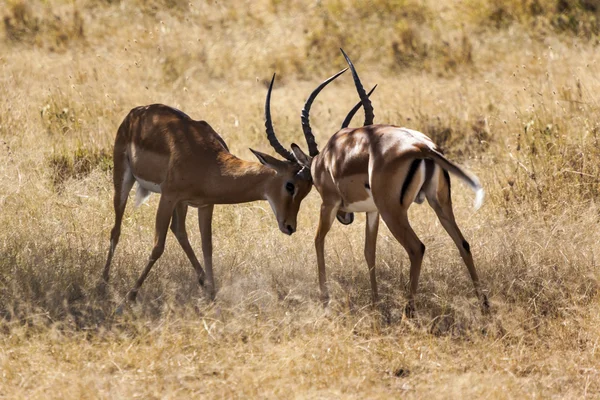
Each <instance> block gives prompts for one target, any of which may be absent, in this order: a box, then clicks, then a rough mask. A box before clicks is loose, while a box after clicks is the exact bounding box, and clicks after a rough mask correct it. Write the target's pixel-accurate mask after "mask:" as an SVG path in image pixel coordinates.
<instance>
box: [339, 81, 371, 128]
mask: <svg viewBox="0 0 600 400" xmlns="http://www.w3.org/2000/svg"><path fill="white" fill-rule="evenodd" d="M376 87H377V85H375V86H373V89H371V90H370V91H369V93H367V97H371V93H373V91H374V90H375V88H376ZM361 107H362V101H359V102H358V103H356V105H355V106H354V107H353V108H352V110H350V112H349V113H348V115H346V119H344V122H342V127H341V128H340V129H344V128H347V127H348V125H350V122H352V118H354V114H356V112H357V111H358V109H359V108H361Z"/></svg>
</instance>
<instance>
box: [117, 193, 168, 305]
mask: <svg viewBox="0 0 600 400" xmlns="http://www.w3.org/2000/svg"><path fill="white" fill-rule="evenodd" d="M174 209H175V202H174V201H173V200H171V199H169V198H168V197H167V196H165V195H164V194H163V195H162V196H161V197H160V202H159V203H158V211H157V212H156V227H155V231H154V248H153V249H152V253H151V254H150V259H149V260H148V263H147V264H146V267H145V268H144V270H143V271H142V274H141V275H140V277H139V278H138V280H137V282H136V283H135V286H134V287H133V289H131V290H130V291H129V293H128V294H127V300H129V301H131V302H134V301H135V299H136V297H137V293H138V290H140V287H141V286H142V284H143V283H144V281H145V280H146V277H147V276H148V273H150V270H151V269H152V266H153V265H154V263H155V262H156V261H157V260H158V259H159V258H160V256H161V255H162V253H163V252H164V250H165V240H166V238H167V232H168V230H169V223H170V222H171V215H172V214H173V210H174Z"/></svg>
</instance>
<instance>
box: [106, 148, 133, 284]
mask: <svg viewBox="0 0 600 400" xmlns="http://www.w3.org/2000/svg"><path fill="white" fill-rule="evenodd" d="M124 162H125V161H124V160H120V159H119V157H115V169H114V189H115V195H114V198H113V203H114V208H115V224H114V226H113V228H112V230H111V231H110V248H109V250H108V256H107V258H106V264H105V265H104V273H103V274H102V279H103V280H104V282H105V283H108V279H109V277H110V264H111V262H112V259H113V256H114V254H115V249H116V248H117V244H118V243H119V237H120V236H121V223H122V222H123V214H124V213H125V206H126V205H127V196H128V195H129V192H130V191H131V188H132V187H133V184H134V183H135V179H134V178H133V175H132V174H131V171H130V170H129V168H127V167H125V166H124V165H123V163H124Z"/></svg>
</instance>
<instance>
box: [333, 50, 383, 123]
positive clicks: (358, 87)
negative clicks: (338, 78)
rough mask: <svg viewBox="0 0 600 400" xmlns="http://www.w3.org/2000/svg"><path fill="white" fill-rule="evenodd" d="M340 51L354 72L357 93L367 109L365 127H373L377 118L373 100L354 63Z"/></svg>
mask: <svg viewBox="0 0 600 400" xmlns="http://www.w3.org/2000/svg"><path fill="white" fill-rule="evenodd" d="M340 50H341V51H342V54H343V55H344V58H345V59H346V62H347V63H348V66H349V67H350V70H351V71H352V77H353V78H354V85H355V86H356V91H357V92H358V96H359V97H360V101H361V102H362V105H363V107H364V109H365V123H364V125H365V126H366V125H373V118H374V117H375V115H374V114H373V105H371V100H369V96H368V95H367V93H366V92H365V88H364V87H363V85H362V83H360V78H359V77H358V74H357V73H356V69H355V68H354V64H352V61H350V58H348V56H347V55H346V53H345V52H344V50H343V49H340Z"/></svg>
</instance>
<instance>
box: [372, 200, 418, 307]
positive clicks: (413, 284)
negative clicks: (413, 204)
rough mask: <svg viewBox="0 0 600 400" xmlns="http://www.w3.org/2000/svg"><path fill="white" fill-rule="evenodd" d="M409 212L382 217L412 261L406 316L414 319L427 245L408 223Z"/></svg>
mask: <svg viewBox="0 0 600 400" xmlns="http://www.w3.org/2000/svg"><path fill="white" fill-rule="evenodd" d="M406 211H407V210H405V209H400V210H398V212H393V213H392V212H383V211H382V212H381V217H382V218H383V220H384V221H385V223H386V225H387V226H388V228H389V229H390V231H391V232H392V234H393V235H394V237H395V238H396V240H398V242H400V244H401V245H402V247H404V249H405V250H406V252H407V253H408V257H409V259H410V291H409V294H408V304H407V306H406V316H407V317H409V318H412V316H413V313H414V310H415V295H416V294H417V288H418V286H419V276H420V274H421V264H422V263H423V255H424V254H425V245H424V244H423V243H422V242H421V241H420V240H419V238H418V237H417V234H416V233H415V231H413V229H412V227H411V226H410V223H409V222H408V215H407V213H406Z"/></svg>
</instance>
